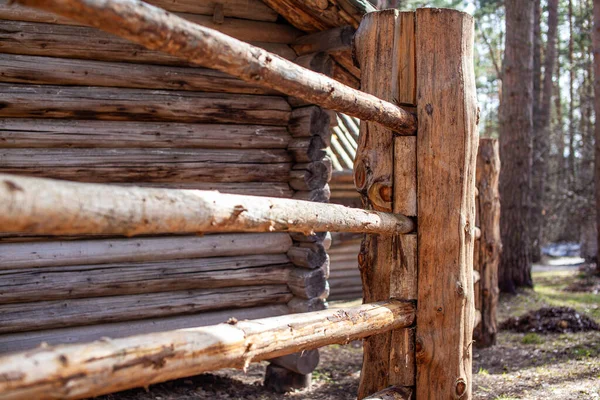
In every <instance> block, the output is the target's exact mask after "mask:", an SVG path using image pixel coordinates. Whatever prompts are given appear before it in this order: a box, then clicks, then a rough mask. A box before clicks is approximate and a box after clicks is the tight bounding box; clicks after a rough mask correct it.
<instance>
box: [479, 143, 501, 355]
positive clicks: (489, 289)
mask: <svg viewBox="0 0 600 400" xmlns="http://www.w3.org/2000/svg"><path fill="white" fill-rule="evenodd" d="M499 176H500V151H499V147H498V141H497V140H495V139H487V138H486V139H480V140H479V152H478V156H477V187H478V189H479V198H478V200H479V201H478V205H479V208H478V218H479V222H480V225H479V226H480V227H481V239H480V241H479V254H478V256H479V267H480V281H479V289H480V290H479V292H475V296H477V297H479V300H480V304H481V337H479V338H475V344H476V345H477V346H478V347H488V346H492V345H494V344H495V343H496V334H497V332H498V327H497V325H496V309H497V306H498V296H499V290H498V264H499V261H500V254H501V252H502V241H501V239H500V195H499V192H498V182H499Z"/></svg>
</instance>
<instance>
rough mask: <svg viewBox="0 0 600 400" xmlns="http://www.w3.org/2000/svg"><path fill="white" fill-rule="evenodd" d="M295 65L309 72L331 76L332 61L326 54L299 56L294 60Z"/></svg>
mask: <svg viewBox="0 0 600 400" xmlns="http://www.w3.org/2000/svg"><path fill="white" fill-rule="evenodd" d="M294 62H295V63H296V64H298V65H299V66H301V67H304V68H306V69H310V70H311V71H314V72H318V73H320V74H323V75H327V76H331V74H332V73H333V60H332V59H331V57H329V54H327V53H323V52H321V53H311V54H306V55H303V56H300V57H298V58H296V59H295V60H294Z"/></svg>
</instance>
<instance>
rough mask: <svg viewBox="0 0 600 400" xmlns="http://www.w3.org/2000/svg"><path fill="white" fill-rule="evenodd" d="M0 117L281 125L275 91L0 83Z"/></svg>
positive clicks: (284, 109) (282, 104) (283, 118)
mask: <svg viewBox="0 0 600 400" xmlns="http://www.w3.org/2000/svg"><path fill="white" fill-rule="evenodd" d="M0 105H1V106H2V107H1V108H0V117H19V118H26V117H28V118H68V119H102V120H113V121H124V120H125V121H126V120H136V121H172V122H209V123H233V124H235V123H239V122H240V121H243V122H244V124H264V125H287V123H288V119H289V114H290V106H289V104H288V103H287V102H286V101H285V100H284V99H283V98H281V97H277V96H253V95H242V94H230V93H203V92H189V91H187V92H186V91H167V90H164V91H160V90H152V91H151V90H142V89H120V90H114V89H112V88H105V87H77V86H72V87H71V86H68V87H64V86H36V85H10V84H0Z"/></svg>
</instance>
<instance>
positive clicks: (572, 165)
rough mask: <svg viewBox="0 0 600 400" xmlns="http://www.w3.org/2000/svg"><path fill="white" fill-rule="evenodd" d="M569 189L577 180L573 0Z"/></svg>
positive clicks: (570, 23)
mask: <svg viewBox="0 0 600 400" xmlns="http://www.w3.org/2000/svg"><path fill="white" fill-rule="evenodd" d="M568 18H569V159H568V166H569V172H568V177H569V180H568V182H569V189H570V190H574V189H575V182H576V180H577V177H576V170H575V116H574V114H575V104H574V97H575V89H574V83H575V65H574V61H573V52H574V50H573V47H574V44H573V0H569V13H568Z"/></svg>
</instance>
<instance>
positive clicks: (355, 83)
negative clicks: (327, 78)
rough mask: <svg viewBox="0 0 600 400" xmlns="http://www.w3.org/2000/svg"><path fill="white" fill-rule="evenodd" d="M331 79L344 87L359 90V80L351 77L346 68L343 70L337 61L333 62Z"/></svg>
mask: <svg viewBox="0 0 600 400" xmlns="http://www.w3.org/2000/svg"><path fill="white" fill-rule="evenodd" d="M331 76H332V77H333V79H335V80H336V81H338V82H340V83H343V84H344V85H346V86H348V87H351V88H353V89H357V90H358V89H360V79H358V78H357V77H355V76H354V75H352V74H351V73H350V72H348V70H347V69H346V68H344V67H343V66H342V65H340V63H338V62H337V61H335V60H334V61H333V71H332V75H331Z"/></svg>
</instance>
